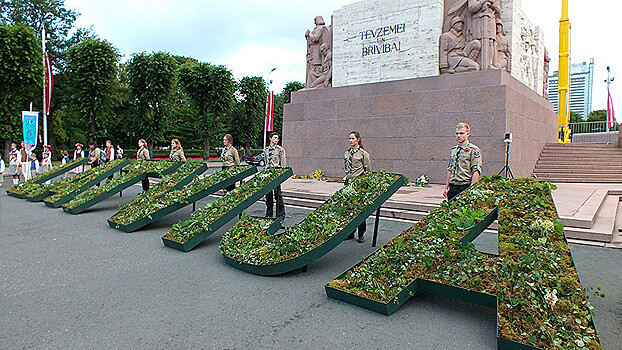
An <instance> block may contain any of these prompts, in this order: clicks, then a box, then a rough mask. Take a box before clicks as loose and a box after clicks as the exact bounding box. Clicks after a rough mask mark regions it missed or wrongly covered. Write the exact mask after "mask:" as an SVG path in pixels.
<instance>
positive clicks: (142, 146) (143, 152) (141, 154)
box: [136, 139, 151, 193]
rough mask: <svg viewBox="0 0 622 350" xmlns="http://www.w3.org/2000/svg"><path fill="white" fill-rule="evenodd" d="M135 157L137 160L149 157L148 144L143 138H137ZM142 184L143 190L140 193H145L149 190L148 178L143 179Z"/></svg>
mask: <svg viewBox="0 0 622 350" xmlns="http://www.w3.org/2000/svg"><path fill="white" fill-rule="evenodd" d="M136 159H138V160H148V159H151V156H150V155H149V146H148V145H147V141H145V139H140V140H138V152H136ZM142 185H143V191H142V192H141V193H145V192H147V191H149V178H145V179H143V182H142Z"/></svg>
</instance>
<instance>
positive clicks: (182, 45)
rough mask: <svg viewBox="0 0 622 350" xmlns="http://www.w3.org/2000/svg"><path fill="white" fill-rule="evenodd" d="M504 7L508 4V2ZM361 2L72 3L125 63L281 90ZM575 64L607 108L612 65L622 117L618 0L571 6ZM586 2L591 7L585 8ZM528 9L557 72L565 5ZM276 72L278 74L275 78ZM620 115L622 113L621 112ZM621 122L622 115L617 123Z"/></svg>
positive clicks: (300, 77) (578, 1) (530, 4)
mask: <svg viewBox="0 0 622 350" xmlns="http://www.w3.org/2000/svg"><path fill="white" fill-rule="evenodd" d="M502 1H504V0H502ZM355 2H358V0H315V1H299V0H289V1H287V0H230V1H222V0H204V1H199V0H177V1H174V0H123V1H121V0H106V1H93V0H66V1H65V6H66V7H68V8H72V9H75V10H77V11H78V12H79V13H80V14H81V15H80V17H79V18H78V20H77V21H76V26H77V27H92V28H93V30H94V31H95V32H96V33H97V35H98V36H99V37H100V38H102V39H106V40H108V41H109V42H111V43H112V44H113V45H115V46H116V47H117V48H118V49H119V51H120V52H121V54H122V55H123V58H122V61H125V60H128V59H130V58H131V56H132V54H134V53H140V52H157V51H166V52H170V53H171V54H175V55H181V56H189V57H194V58H196V59H198V60H199V61H202V62H210V63H212V64H222V65H225V66H227V67H228V68H229V69H230V70H231V71H232V72H233V74H234V76H235V77H236V78H237V79H240V78H241V77H243V76H247V75H254V76H263V77H264V78H266V80H272V81H273V84H272V89H273V90H275V91H277V92H279V91H281V90H282V89H283V87H284V86H285V83H287V82H290V81H295V80H297V81H301V82H304V80H305V63H306V60H305V55H306V41H305V38H304V33H305V31H306V30H307V29H311V30H312V29H313V27H314V24H313V18H314V17H315V16H317V15H322V16H323V17H324V19H325V20H326V22H327V23H328V22H329V21H330V20H329V19H330V16H331V15H332V14H333V12H334V11H335V10H337V9H339V8H341V7H342V6H344V5H348V4H352V3H355ZM569 4H570V5H569V6H570V9H569V12H570V16H569V17H570V21H571V24H572V32H571V60H572V62H575V63H578V62H584V61H589V59H590V58H594V60H595V68H594V69H595V76H594V97H593V101H592V107H593V109H594V110H596V109H605V108H606V102H607V89H606V84H605V82H604V80H605V79H606V77H607V70H606V67H607V66H611V74H612V76H614V77H615V76H616V72H619V73H620V74H619V77H618V79H619V81H617V80H616V81H614V82H613V83H611V94H612V97H613V100H614V105H616V106H620V107H618V109H619V110H620V112H619V113H622V104H621V103H622V102H617V101H622V45H621V44H620V42H621V41H622V40H620V37H619V34H618V32H619V30H618V28H617V26H616V23H618V22H620V17H619V16H620V13H622V11H621V10H622V2H621V1H618V0H591V1H585V0H569ZM586 4H588V5H586ZM522 9H523V11H524V12H525V14H526V15H527V17H528V18H529V19H530V20H531V22H532V23H533V24H534V25H536V26H540V27H541V28H542V30H543V32H544V37H545V39H544V40H545V45H546V47H547V49H548V51H549V53H550V55H551V57H552V60H551V68H550V72H551V73H552V72H553V71H555V70H557V66H558V55H559V49H558V46H559V43H558V33H559V18H560V15H561V0H522ZM272 68H276V70H275V71H274V72H272V73H271V74H270V75H269V76H268V73H269V72H270V70H271V69H272ZM620 115H621V116H622V114H620ZM617 119H618V120H621V118H620V117H618V118H617Z"/></svg>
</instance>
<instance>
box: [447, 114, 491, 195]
mask: <svg viewBox="0 0 622 350" xmlns="http://www.w3.org/2000/svg"><path fill="white" fill-rule="evenodd" d="M470 134H471V128H470V127H469V125H468V124H466V123H459V124H458V125H456V141H458V144H457V145H456V146H454V147H453V148H452V149H451V153H450V157H449V165H448V166H447V181H446V183H445V191H444V192H443V195H444V196H445V197H447V200H451V199H452V198H454V197H455V196H457V195H458V194H460V192H462V191H464V190H466V189H467V188H468V187H469V186H471V185H472V184H474V183H476V182H477V180H479V177H480V175H481V172H482V155H481V151H480V149H479V147H477V146H475V145H474V144H472V143H470V142H469V135H470Z"/></svg>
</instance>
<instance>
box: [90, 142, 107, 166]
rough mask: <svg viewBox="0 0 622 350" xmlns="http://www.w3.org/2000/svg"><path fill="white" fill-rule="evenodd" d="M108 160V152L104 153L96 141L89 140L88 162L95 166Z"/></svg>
mask: <svg viewBox="0 0 622 350" xmlns="http://www.w3.org/2000/svg"><path fill="white" fill-rule="evenodd" d="M105 161H106V153H104V152H103V151H102V150H101V149H100V148H99V147H97V143H96V142H95V141H91V142H89V161H88V162H87V163H86V164H88V165H90V166H91V168H94V167H96V166H98V165H101V164H103V163H104V162H105Z"/></svg>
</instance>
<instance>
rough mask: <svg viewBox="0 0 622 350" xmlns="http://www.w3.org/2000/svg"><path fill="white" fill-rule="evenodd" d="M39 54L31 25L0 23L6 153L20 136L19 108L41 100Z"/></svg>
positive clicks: (1, 128) (0, 109)
mask: <svg viewBox="0 0 622 350" xmlns="http://www.w3.org/2000/svg"><path fill="white" fill-rule="evenodd" d="M41 57H42V52H41V47H40V46H39V44H38V41H37V37H36V35H35V33H34V31H33V30H32V29H31V28H29V27H28V26H26V25H23V24H20V25H15V26H9V25H1V24H0V137H1V138H2V139H3V140H4V149H5V154H6V153H7V152H8V151H9V149H10V145H11V142H12V141H13V140H15V141H17V140H22V139H23V135H22V127H21V124H22V121H21V111H23V110H26V109H27V108H28V104H29V103H30V102H31V101H34V100H35V99H40V96H41V95H40V94H37V92H40V91H41V89H42V86H43V66H42V65H41Z"/></svg>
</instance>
